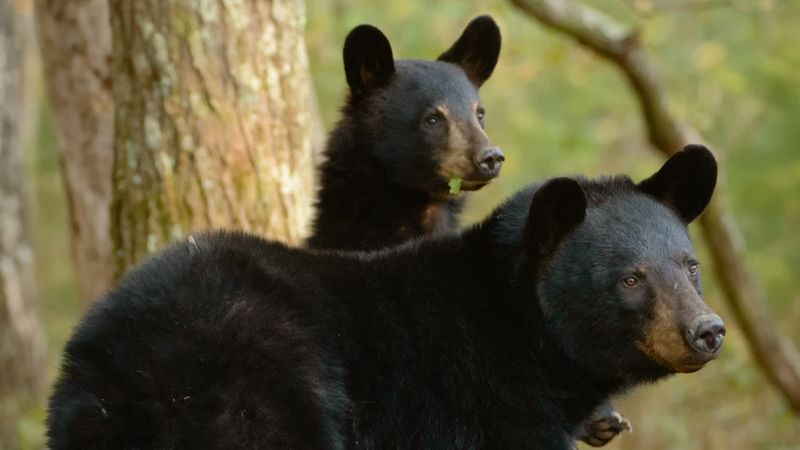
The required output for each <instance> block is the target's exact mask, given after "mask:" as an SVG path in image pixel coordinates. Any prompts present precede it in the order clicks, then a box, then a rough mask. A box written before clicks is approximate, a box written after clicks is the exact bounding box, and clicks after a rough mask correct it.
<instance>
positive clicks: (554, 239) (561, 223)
mask: <svg viewBox="0 0 800 450" xmlns="http://www.w3.org/2000/svg"><path fill="white" fill-rule="evenodd" d="M585 218H586V195H584V193H583V189H582V188H581V186H580V185H579V184H578V182H577V181H575V180H573V179H571V178H553V179H552V180H550V181H548V182H546V183H545V184H543V185H542V186H541V187H539V189H537V190H536V192H535V193H534V194H533V199H532V200H531V207H530V211H529V213H528V223H527V225H526V230H525V234H526V241H527V244H528V248H529V249H531V250H532V251H534V252H535V253H536V254H537V255H538V256H542V255H547V254H550V253H552V252H553V251H554V250H555V249H556V246H557V245H558V243H559V242H561V240H562V239H563V238H564V236H565V235H566V234H567V233H569V232H570V231H572V230H574V229H575V227H577V226H578V225H580V224H581V223H583V220H584V219H585Z"/></svg>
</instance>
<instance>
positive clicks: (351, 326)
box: [48, 146, 725, 450]
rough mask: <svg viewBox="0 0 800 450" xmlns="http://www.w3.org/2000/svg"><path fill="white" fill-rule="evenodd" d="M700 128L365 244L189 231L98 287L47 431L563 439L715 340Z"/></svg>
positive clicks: (229, 437) (351, 439)
mask: <svg viewBox="0 0 800 450" xmlns="http://www.w3.org/2000/svg"><path fill="white" fill-rule="evenodd" d="M715 183H716V161H715V159H714V157H713V155H712V154H711V153H710V152H709V151H708V150H707V149H706V148H705V147H702V146H689V147H687V148H685V149H684V150H682V151H681V152H678V153H677V154H675V155H673V156H672V157H671V158H670V159H669V160H668V161H667V162H666V163H665V164H664V165H663V166H662V168H661V169H660V170H659V171H657V172H656V173H655V174H654V175H653V176H651V177H649V178H648V179H646V180H644V181H642V182H640V183H638V184H635V183H633V182H632V181H631V180H630V179H629V178H627V177H624V176H616V177H608V178H600V179H595V180H588V179H584V178H580V177H576V178H554V179H551V180H549V181H547V182H545V183H543V184H540V185H532V186H530V187H529V188H527V189H524V190H522V191H520V192H518V193H517V194H515V195H514V196H513V197H512V198H511V199H510V200H509V201H508V202H506V203H505V204H504V205H502V206H500V207H498V208H497V209H496V210H495V211H494V212H493V213H492V214H491V216H490V217H489V218H488V219H486V220H485V221H484V222H482V223H480V224H478V225H476V226H474V227H472V228H470V229H468V230H466V231H465V232H463V233H451V234H448V235H443V236H438V237H433V238H426V239H418V240H413V241H411V242H408V243H406V244H404V245H401V246H398V247H395V248H391V249H387V250H382V251H376V252H372V253H343V252H321V251H313V250H302V249H292V248H288V247H286V246H284V245H282V244H279V243H274V242H269V241H265V240H263V239H261V238H258V237H255V236H250V235H246V234H242V233H214V234H208V235H203V236H199V237H197V238H190V239H188V240H187V241H186V242H183V243H180V244H177V245H174V246H172V247H171V248H169V249H167V250H166V251H163V252H161V253H160V254H158V255H157V256H154V257H152V258H151V259H149V260H148V261H147V262H145V263H144V264H143V265H141V266H140V267H138V268H137V269H135V270H133V271H131V272H130V273H129V274H128V275H126V277H125V278H124V279H123V280H122V281H121V283H120V284H119V286H118V287H117V288H116V289H115V290H113V291H112V292H110V293H109V294H108V295H107V296H106V297H104V298H103V299H101V300H99V301H97V302H96V303H95V304H93V305H92V307H91V309H90V310H89V312H88V313H87V315H86V317H85V318H84V320H83V321H82V322H81V324H80V325H79V326H78V327H77V328H76V330H75V333H74V335H73V336H72V338H71V339H70V341H69V342H68V344H67V346H66V348H65V350H64V352H65V353H64V359H63V364H62V371H61V375H60V378H59V380H58V382H57V383H56V386H55V390H54V393H53V395H52V397H51V399H50V405H49V415H48V443H49V445H50V448H52V449H55V450H59V449H106V448H108V449H112V448H113V449H126V448H127V449H134V448H135V449H168V448H286V449H351V448H356V449H358V448H361V449H378V448H398V449H499V448H506V449H523V448H533V449H569V448H571V447H572V446H573V445H574V438H573V436H574V435H575V433H576V432H577V430H578V428H579V427H581V426H582V425H581V424H582V423H584V422H585V420H586V419H587V418H588V416H589V415H590V414H591V413H592V412H593V411H594V410H595V409H596V408H597V407H598V406H599V405H600V404H602V403H603V402H605V401H606V400H607V399H608V397H609V396H610V395H613V394H615V393H619V392H622V391H625V390H627V389H630V388H632V387H633V386H635V385H637V384H639V383H642V382H650V381H654V380H658V379H660V378H663V377H665V376H667V375H669V374H672V373H676V372H694V371H696V370H699V369H700V368H702V367H703V366H704V365H705V364H706V363H707V362H709V361H711V360H712V359H714V358H716V357H717V356H718V355H719V352H720V348H721V344H722V340H723V336H724V334H725V328H724V326H723V324H722V321H721V320H720V318H719V317H718V316H717V315H715V314H713V312H712V311H711V310H710V309H709V308H708V307H707V306H706V305H705V303H704V302H703V301H702V299H701V293H702V290H701V287H700V274H699V266H698V262H697V260H696V256H695V254H694V250H693V248H692V245H691V243H690V241H689V236H688V233H687V229H686V226H687V224H688V223H689V222H691V221H692V220H693V219H695V218H696V217H697V216H698V215H699V214H700V213H701V212H702V211H703V209H704V208H705V206H706V205H707V203H708V202H709V200H710V198H711V195H712V192H713V189H714V185H715Z"/></svg>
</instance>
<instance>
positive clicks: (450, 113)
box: [307, 16, 505, 250]
mask: <svg viewBox="0 0 800 450" xmlns="http://www.w3.org/2000/svg"><path fill="white" fill-rule="evenodd" d="M343 54H344V55H343V56H344V68H345V75H346V78H347V84H348V85H349V88H350V92H349V96H348V98H347V101H346V104H345V105H344V108H343V109H342V118H341V120H340V121H339V123H338V124H337V125H336V128H335V129H334V130H333V131H332V133H331V135H330V137H329V139H328V143H327V146H326V149H325V161H324V162H323V163H322V165H321V167H320V179H319V184H320V190H319V193H318V196H317V203H316V209H317V215H316V219H315V221H314V225H313V231H312V235H311V236H310V237H309V239H308V241H307V244H308V246H309V247H314V248H328V249H344V250H373V249H376V248H379V247H384V246H389V245H392V244H397V243H400V242H403V241H406V240H409V239H411V238H415V237H419V236H423V235H430V234H436V233H442V232H446V231H450V230H453V229H455V228H456V227H457V214H458V213H459V212H460V210H461V208H462V204H463V195H461V194H459V191H461V190H464V191H472V190H477V189H480V188H481V187H483V186H484V185H486V184H487V183H489V182H490V181H491V180H492V179H493V178H495V177H496V176H497V175H498V174H499V173H500V167H501V166H502V164H503V161H504V160H505V156H504V155H503V153H502V152H501V151H500V149H499V148H498V147H497V146H495V145H494V144H492V142H491V140H490V139H489V137H488V136H487V135H486V132H485V131H484V129H483V121H484V114H485V111H484V108H483V106H482V105H481V102H480V98H479V97H478V88H479V87H480V86H481V85H482V84H483V83H484V82H485V81H486V80H487V79H488V78H489V76H490V75H491V74H492V71H493V70H494V67H495V65H496V64H497V58H498V56H499V54H500V30H499V29H498V27H497V25H496V24H495V22H494V20H493V19H492V18H491V17H489V16H480V17H477V18H475V19H473V20H472V21H471V22H470V23H469V24H468V25H467V27H466V28H465V29H464V31H463V33H462V34H461V36H460V37H459V38H458V40H456V42H455V43H454V44H453V45H452V46H451V47H450V49H448V50H447V51H445V52H444V53H442V54H441V55H440V56H439V58H438V59H437V60H436V61H421V60H395V59H394V56H393V54H392V48H391V46H390V45H389V41H388V39H387V38H386V36H384V34H383V33H381V31H380V30H378V29H377V28H375V27H373V26H371V25H361V26H358V27H356V28H355V29H353V30H352V31H351V32H350V34H349V35H348V36H347V38H346V40H345V44H344V51H343Z"/></svg>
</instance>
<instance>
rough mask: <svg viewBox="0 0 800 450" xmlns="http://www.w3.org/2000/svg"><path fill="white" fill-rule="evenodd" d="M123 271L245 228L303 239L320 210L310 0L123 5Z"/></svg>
mask: <svg viewBox="0 0 800 450" xmlns="http://www.w3.org/2000/svg"><path fill="white" fill-rule="evenodd" d="M110 5H111V26H112V32H113V70H112V74H113V78H114V88H113V92H114V101H115V104H116V116H115V123H116V137H115V141H114V148H115V165H114V192H113V201H112V219H111V220H112V237H113V242H114V248H115V267H116V270H117V274H120V273H121V272H122V271H124V270H125V269H126V268H128V267H130V266H131V265H133V264H135V263H137V262H139V261H140V260H141V259H142V258H143V257H144V256H146V255H147V254H149V253H152V252H154V251H155V250H157V249H159V248H160V247H162V246H163V245H164V244H165V243H167V242H169V241H170V240H172V239H176V238H180V237H182V236H185V235H186V234H187V233H189V232H191V231H196V230H201V229H208V228H237V229H244V230H247V231H251V232H254V233H257V234H261V235H264V236H267V237H270V238H274V239H279V240H282V241H285V242H287V243H291V244H296V243H299V242H300V241H301V239H302V236H303V234H304V232H305V228H306V225H307V222H308V220H309V216H310V213H311V197H312V195H313V189H312V179H313V159H312V154H311V141H310V126H311V124H310V118H309V113H308V105H309V101H310V100H309V89H308V86H309V69H308V60H307V55H306V48H305V41H304V26H305V6H304V3H303V1H302V0H273V1H255V0H203V1H200V0H137V1H132V0H111V2H110Z"/></svg>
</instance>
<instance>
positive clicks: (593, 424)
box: [580, 408, 633, 447]
mask: <svg viewBox="0 0 800 450" xmlns="http://www.w3.org/2000/svg"><path fill="white" fill-rule="evenodd" d="M623 430H628V432H629V433H632V432H633V425H631V422H630V420H628V419H627V418H625V417H623V416H622V415H621V414H620V413H618V412H617V411H614V410H613V409H612V410H610V411H606V410H604V408H601V410H600V411H597V412H595V413H594V414H592V417H591V418H590V419H589V421H588V422H587V423H586V425H585V426H584V429H583V433H581V436H580V439H581V440H582V441H583V442H585V443H587V444H589V445H591V446H592V447H602V446H604V445H606V444H608V442H609V441H611V439H614V437H615V436H617V435H618V434H620V433H621V432H622V431H623Z"/></svg>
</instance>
